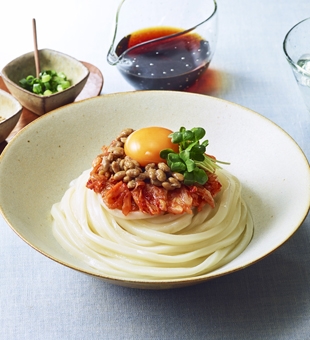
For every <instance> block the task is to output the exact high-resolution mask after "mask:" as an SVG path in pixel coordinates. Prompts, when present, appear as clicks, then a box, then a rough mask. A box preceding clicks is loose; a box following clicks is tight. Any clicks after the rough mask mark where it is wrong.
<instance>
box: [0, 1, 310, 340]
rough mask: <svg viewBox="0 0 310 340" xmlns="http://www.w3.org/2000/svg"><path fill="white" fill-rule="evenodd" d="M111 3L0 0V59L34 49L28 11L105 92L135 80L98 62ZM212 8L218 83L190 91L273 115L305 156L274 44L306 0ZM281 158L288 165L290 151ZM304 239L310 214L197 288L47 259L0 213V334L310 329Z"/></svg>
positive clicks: (309, 149)
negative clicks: (264, 252) (243, 264)
mask: <svg viewBox="0 0 310 340" xmlns="http://www.w3.org/2000/svg"><path fill="white" fill-rule="evenodd" d="M145 3H146V4H147V1H146V2H145ZM181 4H182V0H180V6H181ZM117 5H118V1H116V0H114V1H107V0H101V1H99V0H89V1H82V0H75V1H73V0H66V1H60V0H54V1H52V2H48V3H46V2H42V1H37V0H28V1H22V0H15V1H14V0H11V1H6V2H5V4H4V3H2V4H0V13H1V19H0V32H1V34H0V39H1V48H0V69H2V67H3V66H4V65H5V64H6V63H7V62H9V61H10V60H12V59H13V58H15V57H16V56H18V55H20V54H23V53H26V52H28V51H31V50H32V48H33V40H32V26H31V25H32V23H31V20H32V18H36V20H37V29H38V44H39V48H45V47H48V48H51V49H54V50H58V51H62V52H64V53H67V54H69V55H72V56H75V57H76V58H78V59H80V60H82V61H87V62H89V63H92V64H94V65H96V66H97V67H98V68H99V69H100V70H101V71H102V73H103V75H104V79H105V82H104V87H103V90H102V93H103V94H105V93H111V92H121V91H128V90H132V88H131V87H130V85H128V84H127V83H126V82H125V80H124V79H123V78H122V77H121V75H120V74H119V73H118V71H117V70H116V68H114V67H111V66H110V65H108V63H107V61H106V54H107V51H108V48H109V45H110V42H111V38H112V31H113V21H114V16H115V11H116V7H117ZM218 6H219V27H220V32H219V39H218V45H217V50H216V52H215V55H214V58H213V61H212V63H211V65H210V70H209V71H208V72H209V74H210V76H212V77H213V80H214V81H213V83H212V84H209V85H208V86H205V87H204V88H203V87H201V88H200V89H198V90H197V91H198V92H203V93H205V94H209V95H212V96H215V97H218V98H223V99H226V100H229V101H232V102H235V103H238V104H241V105H243V106H246V107H248V108H250V109H252V110H254V111H257V112H258V113H260V114H262V115H263V116H266V117H267V118H269V119H271V120H272V121H274V122H275V123H276V124H278V125H279V126H280V127H282V128H283V129H284V130H285V131H286V132H287V133H289V134H290V135H291V136H292V138H294V139H295V141H296V142H297V143H298V144H299V146H300V147H301V149H302V150H303V151H304V153H305V155H306V157H307V158H308V159H309V158H310V113H309V112H308V111H307V109H306V107H305V104H304V103H303V100H302V98H301V95H300V93H299V90H298V88H297V85H296V82H295V79H294V77H293V74H292V72H291V70H290V69H289V66H288V64H287V62H286V60H285V58H284V54H283V50H282V42H283V38H284V36H285V34H286V32H287V31H288V30H289V29H290V28H291V27H292V26H293V25H294V24H295V23H297V22H299V21H300V20H302V19H304V18H306V17H308V16H310V3H309V0H295V1H287V0H278V1H270V0H252V1H246V0H234V1H231V0H218ZM176 13H177V10H176ZM262 137H263V136H262ZM288 166H294V165H292V164H289V159H288ZM296 185H298V179H297V180H296ZM309 242H310V218H309V216H308V218H307V219H306V220H305V221H304V223H303V224H302V226H301V227H300V228H299V230H298V231H297V232H296V233H295V234H294V235H293V237H292V238H291V239H290V240H289V241H288V242H286V243H285V244H284V245H283V246H282V247H281V248H280V249H278V250H277V251H276V252H274V253H273V254H271V255H270V256H268V257H267V258H265V259H263V260H262V261H260V262H258V263H257V264H255V265H253V266H251V267H249V268H246V269H244V270H242V271H239V272H236V273H234V274H231V275H228V276H224V277H221V278H219V279H216V280H212V281H209V282H206V283H203V284H200V285H197V286H193V287H188V288H182V289H177V290H167V291H145V290H135V289H129V288H122V287H118V286H114V285H111V284H108V283H105V282H103V281H101V280H99V279H96V278H93V277H89V276H86V275H82V274H80V273H78V272H75V271H73V270H70V269H68V268H66V267H63V266H62V265H60V264H57V263H55V262H53V261H51V260H49V259H47V258H46V257H44V256H43V255H41V254H39V253H38V252H36V251H35V250H33V249H32V248H31V247H29V246H28V245H27V244H26V243H25V242H23V241H22V240H21V239H20V238H19V237H18V236H17V235H16V234H15V233H14V232H13V231H12V230H11V229H10V227H9V226H8V225H7V224H6V223H5V221H4V220H3V218H2V217H0V338H1V339H5V340H16V339H23V340H24V339H27V340H28V339H40V340H41V339H42V340H54V339H74V340H77V339H87V340H92V339H113V340H114V339H129V340H130V339H143V340H146V339H229V340H231V339H238V340H241V339H247V340H248V339H289V340H291V339H300V340H304V339H309V338H310V289H309V286H310V246H309Z"/></svg>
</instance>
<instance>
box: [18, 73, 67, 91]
mask: <svg viewBox="0 0 310 340" xmlns="http://www.w3.org/2000/svg"><path fill="white" fill-rule="evenodd" d="M19 84H20V86H21V87H22V88H24V89H25V90H27V91H30V92H33V93H35V94H39V95H44V96H50V95H51V94H54V93H57V92H60V91H64V90H66V89H67V88H69V87H70V86H71V82H70V80H68V79H67V76H66V75H65V74H64V72H56V71H54V70H47V71H42V72H41V73H40V75H39V78H36V77H34V76H32V75H29V76H27V77H26V78H23V79H21V80H20V81H19Z"/></svg>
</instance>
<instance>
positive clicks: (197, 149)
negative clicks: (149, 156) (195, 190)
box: [160, 126, 229, 185]
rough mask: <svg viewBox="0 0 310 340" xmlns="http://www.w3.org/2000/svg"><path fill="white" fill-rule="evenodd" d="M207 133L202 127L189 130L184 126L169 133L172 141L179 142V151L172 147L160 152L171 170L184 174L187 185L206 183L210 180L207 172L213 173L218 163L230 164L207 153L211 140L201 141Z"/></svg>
mask: <svg viewBox="0 0 310 340" xmlns="http://www.w3.org/2000/svg"><path fill="white" fill-rule="evenodd" d="M205 135H206V131H205V129H203V128H201V127H194V128H192V129H191V130H187V129H186V128H185V127H183V126H182V127H181V128H180V129H179V131H176V132H173V133H171V134H170V135H169V137H170V138H171V141H172V143H174V144H179V153H176V152H174V151H173V150H172V149H164V150H162V151H161V152H160V157H161V158H163V159H166V160H167V164H168V166H169V167H170V169H171V171H174V172H179V173H181V174H183V175H184V184H185V185H197V184H198V185H204V184H205V183H206V182H207V181H208V174H207V172H210V173H213V172H215V170H216V169H217V168H220V166H219V165H218V164H217V163H222V164H229V163H225V162H220V161H217V160H216V159H214V158H212V157H210V156H208V155H207V154H206V153H205V152H206V147H207V146H208V145H209V141H208V140H204V141H200V140H201V139H202V138H203V137H204V136H205Z"/></svg>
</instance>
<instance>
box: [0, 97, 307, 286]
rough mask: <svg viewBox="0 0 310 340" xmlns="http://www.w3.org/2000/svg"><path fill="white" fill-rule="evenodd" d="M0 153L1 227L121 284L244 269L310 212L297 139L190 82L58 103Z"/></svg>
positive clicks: (181, 281)
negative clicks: (176, 88) (190, 89)
mask: <svg viewBox="0 0 310 340" xmlns="http://www.w3.org/2000/svg"><path fill="white" fill-rule="evenodd" d="M163 131H166V135H162V132H163ZM201 131H204V133H205V135H204V134H202V135H201V134H200V132H201ZM198 135H199V136H198ZM262 136H264V138H262ZM196 137H197V138H196ZM200 138H202V139H200ZM199 139H200V141H198V142H197V140H199ZM169 143H172V144H173V145H172V146H171V144H169ZM175 144H176V145H177V147H174V146H175ZM143 148H144V149H143ZM154 150H155V151H156V152H155V154H156V155H157V156H158V153H159V151H160V153H159V159H158V160H156V159H154V158H152V157H153V156H152V152H153V153H154ZM163 150H165V152H163V153H162V151H163ZM137 152H138V153H139V152H142V158H141V157H140V158H139V156H138V153H137ZM198 153H200V155H197V154H198ZM288 154H289V155H290V164H294V167H288V166H287V155H288ZM150 155H151V156H150ZM275 155H277V156H276V157H275ZM140 156H141V155H140ZM0 157H1V158H0V210H1V213H2V215H3V217H4V219H5V221H6V222H7V224H8V226H9V227H11V228H12V229H13V230H14V231H15V232H16V234H17V235H18V236H19V237H20V238H22V239H23V240H24V241H25V242H26V243H27V244H28V245H30V246H31V247H33V248H34V249H36V250H37V251H38V252H40V253H41V254H43V255H44V256H47V257H48V258H50V259H51V260H53V261H56V262H58V263H59V264H61V265H64V266H66V267H68V268H70V269H73V270H76V271H79V272H81V273H84V274H89V275H91V276H93V277H97V278H99V279H102V280H104V281H106V282H108V283H111V284H116V285H121V286H126V287H131V288H140V289H169V288H178V287H184V286H190V285H194V284H198V283H201V282H205V281H207V280H211V279H214V278H218V277H221V276H223V275H228V274H231V273H233V272H236V271H238V270H241V269H242V270H246V269H245V268H246V267H248V266H250V265H253V264H254V263H256V262H257V261H259V260H262V259H263V258H265V257H266V256H267V255H269V254H271V253H272V252H274V251H276V250H277V249H278V248H279V247H280V246H281V245H282V244H283V243H284V242H286V241H287V240H288V239H289V238H290V237H291V236H292V235H293V234H294V232H295V231H296V230H297V229H298V228H299V226H300V225H301V224H302V223H303V221H304V219H305V218H306V216H307V214H308V212H309V201H310V194H309V193H310V190H309V189H310V173H309V164H308V161H307V159H306V157H305V155H304V154H303V152H302V150H301V149H300V147H299V146H298V145H297V144H296V142H295V141H294V140H293V139H292V138H291V137H290V136H289V135H288V134H287V133H286V132H285V131H283V130H282V129H281V128H279V127H278V126H277V125H276V124H274V123H273V122H271V121H270V120H268V119H267V118H265V117H263V116H261V115H260V114H258V113H256V112H253V111H251V110H249V109H247V108H244V107H242V106H239V105H237V104H234V103H230V102H228V101H225V100H221V99H217V98H213V97H209V96H203V95H199V94H192V93H183V92H173V91H171V92H170V91H135V92H125V93H115V94H109V95H101V96H99V97H96V98H91V99H86V100H84V101H80V102H78V103H73V104H69V105H67V106H64V107H62V108H59V109H56V110H54V111H51V112H50V113H47V114H46V115H44V116H42V117H39V118H38V119H37V120H35V121H34V122H32V123H30V124H29V125H27V126H26V127H25V128H23V129H22V130H21V131H20V132H19V133H18V134H17V135H16V136H15V137H14V138H13V139H12V140H11V141H10V143H9V144H8V145H7V147H6V148H5V149H4V151H3V153H2V154H1V156H0ZM148 157H149V158H148ZM207 163H208V164H209V165H206V164H207ZM284 169H285V171H284ZM296 178H298V179H299V185H298V186H296V181H295V179H296Z"/></svg>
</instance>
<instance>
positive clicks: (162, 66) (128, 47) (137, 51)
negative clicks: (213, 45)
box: [115, 27, 211, 90]
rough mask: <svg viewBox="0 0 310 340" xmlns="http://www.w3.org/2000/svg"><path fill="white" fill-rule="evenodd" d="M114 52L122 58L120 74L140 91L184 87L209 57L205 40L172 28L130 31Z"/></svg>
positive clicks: (203, 66) (205, 66)
mask: <svg viewBox="0 0 310 340" xmlns="http://www.w3.org/2000/svg"><path fill="white" fill-rule="evenodd" d="M181 32H183V33H182V34H181ZM171 35H172V36H171ZM145 42H147V43H145ZM115 52H116V54H117V56H119V57H121V62H120V64H119V65H118V67H119V70H120V71H121V73H122V75H123V76H124V77H125V78H126V79H127V80H128V81H129V83H131V84H132V85H133V86H134V87H135V88H136V89H140V90H183V89H187V88H188V87H189V86H191V85H192V84H193V83H194V82H195V81H196V80H197V79H198V78H199V77H200V75H201V74H202V73H203V71H204V70H206V69H207V67H208V65H209V63H210V60H211V51H210V46H209V43H208V41H206V40H204V39H203V38H202V37H200V36H199V35H198V34H197V33H192V32H189V33H184V31H183V30H181V29H177V28H172V27H151V28H147V29H143V30H139V31H136V32H134V33H131V34H129V35H127V36H126V37H124V38H123V39H122V40H121V41H120V42H119V43H118V44H117V47H116V50H115Z"/></svg>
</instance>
